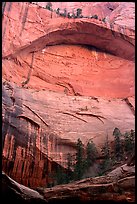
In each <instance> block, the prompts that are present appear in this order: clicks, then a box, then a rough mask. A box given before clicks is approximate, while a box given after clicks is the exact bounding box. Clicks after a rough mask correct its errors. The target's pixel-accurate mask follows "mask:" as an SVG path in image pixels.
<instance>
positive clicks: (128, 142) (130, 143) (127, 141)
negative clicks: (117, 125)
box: [124, 130, 135, 152]
mask: <svg viewBox="0 0 137 204" xmlns="http://www.w3.org/2000/svg"><path fill="white" fill-rule="evenodd" d="M134 145H135V132H134V130H131V131H130V132H125V134H124V150H125V152H132V151H133V150H134Z"/></svg>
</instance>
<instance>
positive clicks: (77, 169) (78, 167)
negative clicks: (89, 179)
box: [74, 138, 85, 180]
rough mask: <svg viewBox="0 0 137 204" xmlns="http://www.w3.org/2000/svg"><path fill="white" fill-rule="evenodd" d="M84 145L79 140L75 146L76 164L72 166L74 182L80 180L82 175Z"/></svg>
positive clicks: (83, 169)
mask: <svg viewBox="0 0 137 204" xmlns="http://www.w3.org/2000/svg"><path fill="white" fill-rule="evenodd" d="M84 171H85V168H84V145H83V143H82V141H81V140H80V138H79V139H78V140H77V146H76V163H75V166H74V177H75V180H79V179H81V178H82V176H83V174H84Z"/></svg>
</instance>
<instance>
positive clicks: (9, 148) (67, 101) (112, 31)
mask: <svg viewBox="0 0 137 204" xmlns="http://www.w3.org/2000/svg"><path fill="white" fill-rule="evenodd" d="M57 3H58V2H57ZM78 3H81V4H80V5H81V6H82V5H84V2H78ZM92 3H93V2H92ZM92 3H91V4H92ZM88 4H90V2H88ZM88 4H85V6H86V7H85V8H86V9H87V10H88V8H89V5H88ZM55 5H56V4H55ZM55 5H53V6H55ZM93 5H94V7H92V8H94V9H95V10H94V9H93V13H94V12H96V11H97V8H99V9H98V12H99V13H98V15H99V14H100V18H103V17H109V18H108V19H109V20H110V22H109V21H108V22H107V23H106V24H105V23H103V22H102V21H100V20H96V19H88V18H85V19H84V18H82V19H68V18H63V17H60V16H58V15H57V14H56V13H53V14H52V18H51V12H50V11H48V10H46V9H44V8H42V7H39V6H37V5H35V4H29V3H27V2H20V3H17V2H7V3H6V6H5V10H4V13H3V28H2V32H3V36H2V37H3V40H2V43H3V46H2V51H3V60H2V70H3V71H2V75H3V92H2V93H3V98H2V100H3V101H2V102H3V106H2V107H3V112H2V121H3V127H2V131H3V138H2V142H3V160H2V162H3V163H2V168H3V170H4V171H5V172H6V173H7V174H8V175H10V176H11V177H12V178H14V179H15V180H16V181H18V182H19V183H22V184H24V185H26V186H30V187H33V188H35V187H37V186H45V185H46V184H47V183H48V181H49V179H51V178H50V176H49V173H50V172H52V171H54V170H55V167H56V166H57V165H61V166H62V167H65V166H66V156H67V153H68V152H70V153H75V144H76V141H77V139H78V138H81V140H82V141H83V143H84V144H86V143H87V141H88V140H89V139H91V138H92V139H93V141H94V142H95V144H96V145H97V147H98V148H99V147H100V146H101V145H102V144H103V142H104V139H105V137H106V134H108V135H109V141H110V142H111V141H113V136H112V131H113V129H114V128H115V127H118V128H119V129H120V130H121V131H122V132H124V131H128V130H130V129H135V128H134V126H135V121H134V117H135V116H134V114H135V105H134V41H135V35H134V34H135V32H134V3H128V4H127V3H125V4H122V3H117V2H115V3H114V4H113V2H111V3H110V4H109V5H108V4H106V3H103V4H98V3H97V2H96V3H95V4H93ZM93 5H92V6H93ZM99 5H100V6H99ZM101 5H102V6H101ZM56 6H57V5H56ZM56 6H55V8H56ZM73 6H75V5H73ZM73 6H72V7H69V6H68V8H69V9H70V10H71V9H72V8H73ZM98 6H99V7H98ZM108 7H109V8H108ZM62 8H64V7H62ZM110 8H111V9H110ZM87 10H85V11H84V12H87V15H89V11H87ZM123 11H128V24H126V22H127V21H126V19H127V17H126V14H127V13H126V14H125V15H124V12H123ZM101 13H102V14H101ZM114 14H115V15H114ZM118 14H119V15H118ZM101 15H102V16H101ZM119 16H121V19H120V18H119ZM124 16H125V17H124ZM115 17H116V18H115ZM125 24H126V26H125ZM15 28H18V29H15ZM62 43H63V44H62ZM77 44H78V45H77ZM93 46H96V48H95V47H93ZM100 49H103V50H100ZM112 54H114V55H112ZM123 113H124V114H123Z"/></svg>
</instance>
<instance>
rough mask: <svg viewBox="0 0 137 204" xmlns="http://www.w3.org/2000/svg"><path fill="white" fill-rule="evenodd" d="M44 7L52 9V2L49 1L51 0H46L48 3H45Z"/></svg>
mask: <svg viewBox="0 0 137 204" xmlns="http://www.w3.org/2000/svg"><path fill="white" fill-rule="evenodd" d="M46 9H48V10H50V11H52V3H51V2H48V3H47V5H46Z"/></svg>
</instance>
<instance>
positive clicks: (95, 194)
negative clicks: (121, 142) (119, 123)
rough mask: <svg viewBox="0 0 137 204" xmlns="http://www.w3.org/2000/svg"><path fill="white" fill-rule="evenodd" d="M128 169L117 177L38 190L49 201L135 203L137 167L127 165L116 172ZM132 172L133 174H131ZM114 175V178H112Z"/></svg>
mask: <svg viewBox="0 0 137 204" xmlns="http://www.w3.org/2000/svg"><path fill="white" fill-rule="evenodd" d="M120 169H121V170H123V169H126V173H127V174H128V176H125V175H124V174H123V171H121V172H120V173H119V175H118V176H116V175H115V174H114V173H113V172H110V174H108V175H106V176H100V177H95V178H88V179H83V180H80V181H76V182H73V183H69V184H66V185H57V186H55V187H53V188H45V189H44V188H38V189H37V190H38V191H39V192H40V193H41V194H42V195H44V198H45V199H46V200H47V201H54V202H57V201H63V200H64V201H66V200H69V199H70V200H72V199H74V200H78V201H83V202H85V201H95V200H96V201H103V200H104V201H115V202H117V201H119V202H134V201H135V196H134V193H135V166H134V167H127V166H126V165H124V166H121V167H118V169H117V168H116V169H115V171H118V172H119V170H120ZM131 172H132V173H131ZM112 175H113V176H112Z"/></svg>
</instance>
